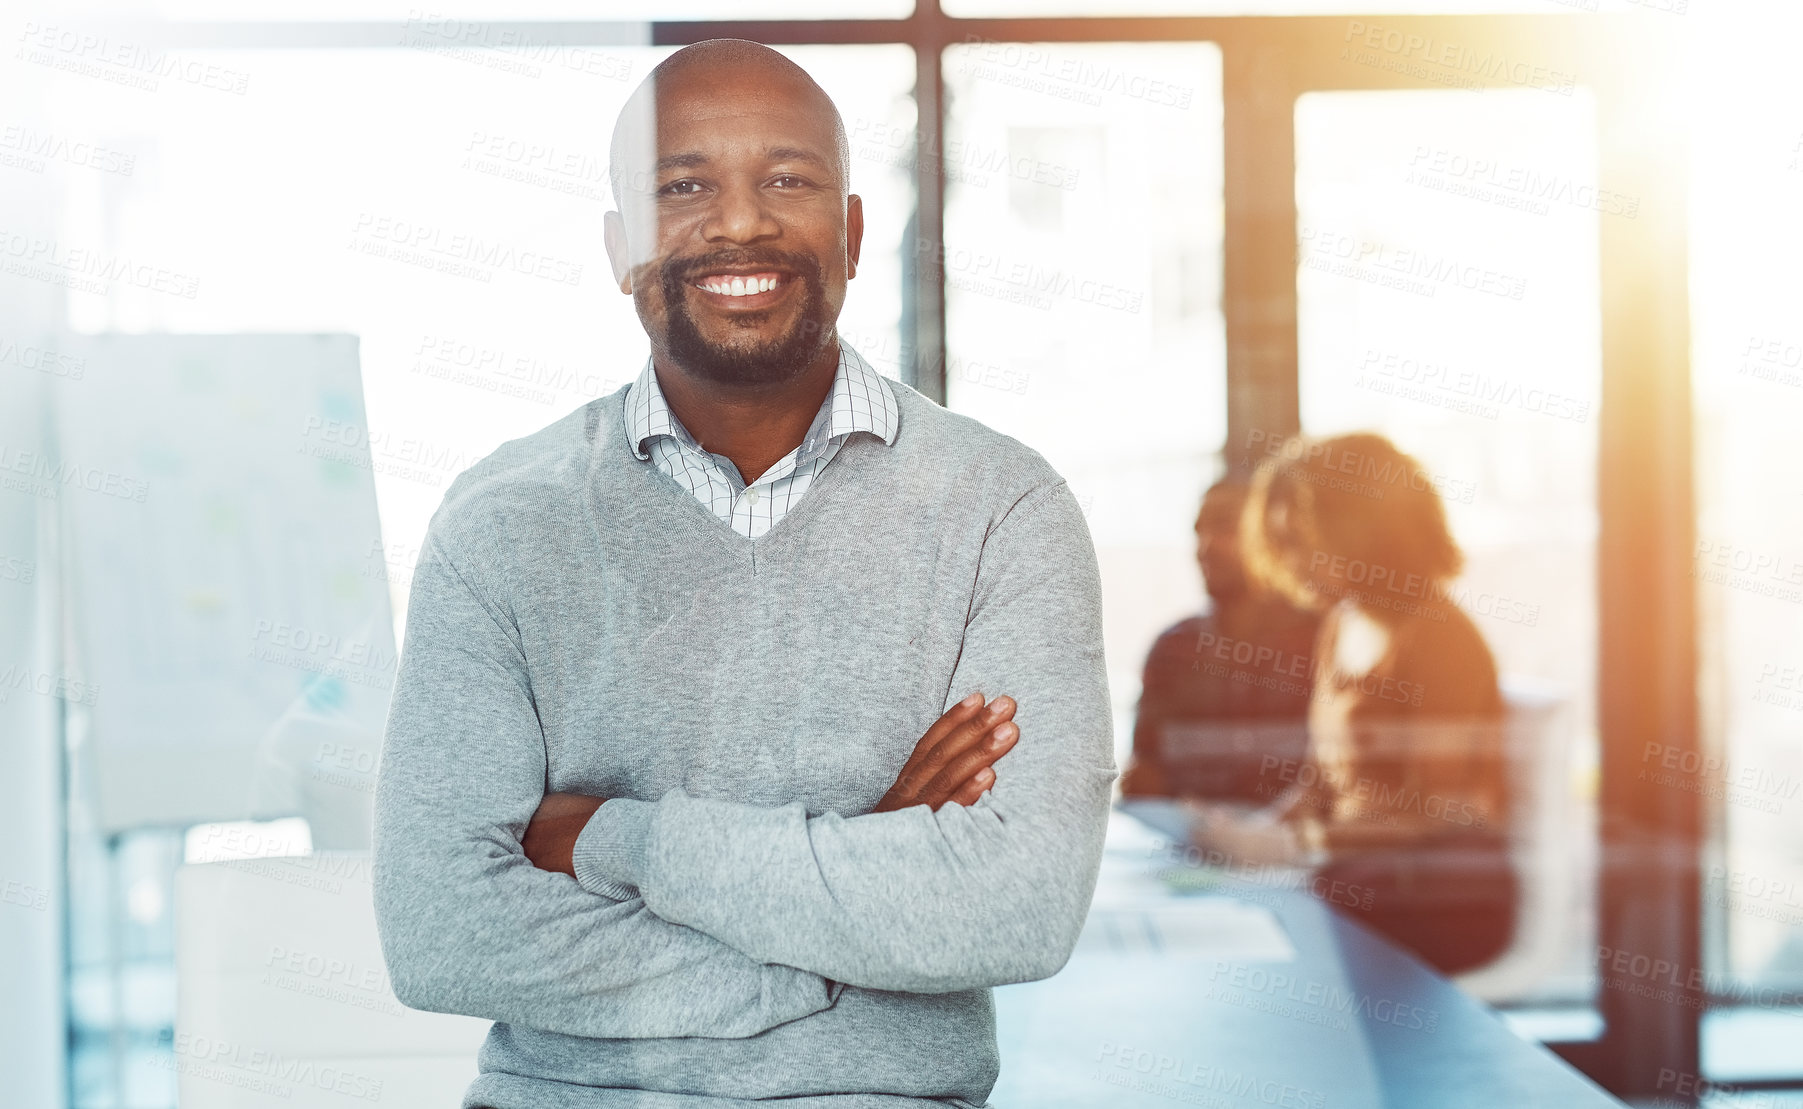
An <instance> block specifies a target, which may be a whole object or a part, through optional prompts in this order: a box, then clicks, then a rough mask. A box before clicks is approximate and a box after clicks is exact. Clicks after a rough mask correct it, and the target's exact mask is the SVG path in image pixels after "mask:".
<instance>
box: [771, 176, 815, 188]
mask: <svg viewBox="0 0 1803 1109" xmlns="http://www.w3.org/2000/svg"><path fill="white" fill-rule="evenodd" d="M770 183H771V184H772V185H776V186H779V187H781V188H785V189H802V188H806V187H807V184H808V181H807V178H805V177H797V176H795V175H794V174H793V173H785V174H782V175H781V176H779V177H777V178H776V179H775V180H773V181H771V182H770Z"/></svg>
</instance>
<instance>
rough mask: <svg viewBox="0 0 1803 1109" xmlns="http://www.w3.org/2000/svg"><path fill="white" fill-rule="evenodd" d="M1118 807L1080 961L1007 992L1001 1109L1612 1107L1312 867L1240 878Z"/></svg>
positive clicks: (1002, 1015) (1001, 993)
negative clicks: (1339, 909) (1394, 938)
mask: <svg viewBox="0 0 1803 1109" xmlns="http://www.w3.org/2000/svg"><path fill="white" fill-rule="evenodd" d="M1192 862H1193V859H1192V858H1189V857H1186V852H1185V851H1184V849H1183V846H1182V844H1180V843H1178V842H1177V841H1175V840H1173V839H1171V838H1169V836H1168V835H1165V834H1161V833H1160V832H1159V831H1157V830H1156V829H1155V828H1154V827H1151V826H1149V825H1148V824H1146V823H1142V822H1141V820H1139V819H1136V818H1134V817H1131V816H1128V815H1127V814H1126V813H1124V812H1121V811H1118V810H1117V811H1116V812H1114V813H1112V814H1111V815H1110V824H1109V831H1108V839H1107V845H1106V847H1105V849H1104V853H1103V860H1102V870H1101V875H1100V877H1099V879H1098V882H1097V887H1096V897H1095V901H1094V903H1093V905H1092V906H1091V909H1090V914H1089V918H1088V920H1087V922H1086V924H1085V927H1084V931H1083V935H1082V937H1081V939H1080V940H1079V941H1078V944H1077V948H1076V950H1075V952H1074V953H1073V955H1072V957H1071V960H1070V962H1069V963H1068V964H1067V965H1066V966H1065V967H1064V969H1063V970H1061V971H1060V972H1059V973H1058V974H1056V975H1054V976H1053V977H1051V978H1048V979H1046V980H1044V981H1041V982H1031V983H1025V984H1022V985H1017V986H1006V987H1003V988H1001V989H998V990H996V991H995V1004H996V1021H997V1032H998V1037H999V1043H1000V1049H1001V1057H1002V1071H1001V1078H1000V1080H999V1081H998V1082H997V1084H996V1088H995V1091H994V1092H993V1093H992V1094H991V1095H990V1103H991V1105H993V1106H995V1107H996V1109H1061V1107H1066V1106H1068V1107H1077V1106H1085V1107H1094V1106H1107V1107H1115V1106H1119V1107H1123V1109H1133V1107H1136V1106H1158V1107H1160V1109H1169V1107H1170V1106H1172V1105H1191V1106H1201V1107H1204V1109H1241V1107H1244V1109H1367V1107H1370V1109H1414V1107H1417V1106H1419V1107H1424V1109H1425V1107H1430V1106H1431V1107H1434V1109H1441V1107H1444V1106H1449V1105H1456V1106H1459V1107H1460V1109H1487V1107H1490V1106H1495V1107H1497V1109H1504V1107H1506V1109H1522V1107H1524V1106H1534V1107H1535V1109H1553V1107H1566V1106H1569V1107H1572V1109H1606V1107H1610V1106H1616V1107H1619V1106H1621V1105H1622V1103H1621V1102H1619V1101H1617V1100H1616V1099H1615V1098H1613V1097H1611V1096H1610V1095H1609V1094H1607V1093H1605V1092H1604V1091H1603V1090H1602V1089H1600V1088H1599V1087H1597V1086H1596V1085H1595V1084H1594V1083H1592V1082H1591V1081H1590V1080H1589V1079H1587V1078H1585V1077H1584V1076H1583V1075H1582V1074H1580V1073H1579V1072H1578V1071H1576V1070H1575V1069H1573V1068H1572V1067H1571V1066H1570V1065H1568V1064H1567V1063H1565V1061H1564V1060H1562V1059H1560V1058H1559V1057H1557V1056H1556V1055H1554V1054H1552V1053H1551V1052H1549V1051H1547V1050H1546V1049H1544V1048H1542V1047H1541V1046H1539V1045H1538V1044H1533V1043H1529V1042H1528V1041H1526V1040H1524V1039H1522V1038H1521V1037H1520V1036H1518V1035H1516V1034H1515V1033H1514V1032H1513V1031H1511V1030H1510V1029H1509V1028H1508V1026H1507V1025H1505V1024H1504V1023H1503V1022H1502V1020H1501V1019H1500V1018H1499V1017H1498V1016H1497V1015H1496V1014H1495V1012H1494V1011H1492V1010H1491V1009H1490V1008H1489V1007H1487V1006H1486V1005H1484V1004H1483V1003H1482V1002H1480V1001H1477V1000H1475V999H1473V998H1471V997H1470V996H1469V995H1467V994H1464V993H1462V992H1460V991H1459V990H1458V989H1457V988H1456V987H1454V986H1453V985H1452V984H1451V983H1450V982H1448V981H1447V980H1446V979H1445V978H1443V977H1441V976H1440V975H1438V974H1436V973H1434V972H1433V971H1432V970H1430V969H1428V968H1427V967H1426V966H1424V965H1423V964H1421V963H1420V962H1418V961H1417V960H1415V959H1414V958H1413V957H1411V956H1410V955H1407V954H1405V953H1403V952H1402V951H1401V950H1400V949H1398V948H1396V947H1395V946H1394V945H1392V944H1390V943H1389V942H1387V941H1385V940H1383V939H1380V938H1378V937H1377V936H1376V935H1374V934H1373V933H1371V932H1369V931H1367V930H1366V929H1365V928H1363V927H1361V926H1359V925H1357V924H1355V923H1353V922H1351V921H1350V920H1347V919H1345V918H1344V917H1342V916H1340V915H1338V914H1336V913H1334V912H1333V911H1332V909H1331V907H1330V904H1331V902H1332V901H1333V900H1334V898H1335V897H1336V896H1339V894H1338V892H1336V891H1334V890H1332V889H1330V888H1323V887H1321V886H1320V885H1319V884H1313V885H1311V883H1310V880H1309V878H1308V876H1307V875H1306V873H1303V872H1296V873H1295V874H1294V875H1293V876H1292V875H1289V874H1285V873H1284V872H1278V871H1268V872H1257V873H1254V874H1252V875H1250V876H1248V875H1247V874H1246V873H1244V872H1240V873H1223V872H1220V871H1218V870H1214V871H1211V870H1210V868H1207V867H1202V866H1194V865H1190V864H1191V863H1192Z"/></svg>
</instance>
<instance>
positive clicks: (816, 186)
mask: <svg viewBox="0 0 1803 1109" xmlns="http://www.w3.org/2000/svg"><path fill="white" fill-rule="evenodd" d="M613 154H614V162H613V171H614V180H615V189H616V192H615V199H616V202H617V206H618V209H619V210H618V211H617V212H610V213H608V215H607V227H606V237H607V249H608V254H609V257H610V258H611V259H612V262H613V270H614V274H615V277H616V278H617V280H618V282H619V287H620V290H621V292H623V293H627V294H630V295H631V297H632V298H633V305H634V308H635V309H636V310H637V312H638V316H639V319H640V320H641V321H642V322H643V323H644V326H645V331H646V334H647V335H648V337H649V339H650V347H651V354H650V358H649V359H648V360H647V362H646V364H645V366H644V370H643V372H642V373H641V374H640V375H639V377H638V379H637V380H636V381H634V382H633V383H632V384H631V385H629V386H627V387H626V388H624V389H622V390H620V391H618V392H616V393H614V394H612V395H610V396H606V397H602V398H601V399H599V400H596V401H593V402H591V403H589V404H587V405H584V406H583V407H582V408H580V409H578V410H576V411H575V412H572V413H571V414H570V415H568V416H566V417H565V418H563V419H561V420H559V421H557V422H556V423H554V424H552V425H551V426H550V427H547V428H545V429H544V430H542V431H540V432H538V433H536V434H534V435H530V436H527V437H526V438H524V439H519V440H515V441H513V442H510V443H507V444H505V445H503V446H502V447H501V448H500V449H499V450H497V451H496V452H495V453H494V454H492V455H490V456H489V457H487V458H485V459H483V460H482V461H481V462H479V463H477V464H476V465H475V466H473V467H471V468H470V469H469V470H468V471H467V472H465V473H464V474H463V475H461V476H460V477H459V478H458V479H457V480H456V481H455V482H454V483H453V484H452V486H451V488H450V490H449V491H448V492H447V494H446V496H445V500H444V503H443V505H442V506H441V507H440V508H439V510H438V512H437V514H436V515H434V517H433V518H432V522H431V525H430V527H429V528H428V530H427V536H426V540H425V543H424V546H423V552H422V557H421V561H420V565H419V567H418V570H417V572H416V574H415V576H414V579H413V593H412V600H411V603H410V606H409V609H408V616H407V634H406V639H405V644H404V650H403V654H402V659H401V667H400V674H399V678H398V681H397V684H396V687H395V693H394V699H393V703H392V707H391V709H390V714H389V722H388V732H387V737H386V745H385V749H384V754H383V759H382V766H381V772H380V780H379V786H378V790H377V798H376V809H377V818H376V840H375V892H376V911H377V918H378V922H379V924H380V928H381V936H382V946H383V951H384V954H385V956H386V959H387V962H388V968H389V972H390V977H391V980H392V983H393V986H394V990H395V993H396V994H397V995H398V996H399V997H400V999H401V1000H402V1001H403V1002H405V1003H406V1004H408V1005H410V1006H412V1007H414V1008H419V1009H428V1010H432V1011H436V1012H446V1013H463V1014H468V1015H470V1016H476V1017H482V1018H485V1019H489V1020H492V1021H494V1022H495V1023H494V1026H493V1027H492V1028H491V1029H490V1032H489V1036H488V1040H487V1043H486V1044H485V1045H484V1046H483V1049H482V1052H481V1055H480V1057H479V1065H480V1070H481V1074H480V1076H479V1077H478V1078H477V1080H476V1081H475V1082H474V1083H473V1084H472V1085H471V1086H470V1088H469V1090H468V1091H467V1092H466V1093H465V1095H464V1098H463V1102H462V1105H463V1107H464V1109H475V1107H493V1109H588V1107H591V1106H593V1107H608V1109H612V1107H626V1109H632V1107H639V1109H702V1107H718V1106H737V1105H752V1104H761V1103H763V1102H765V1101H776V1102H778V1103H779V1104H780V1105H781V1106H783V1109H828V1107H830V1109H863V1107H872V1109H875V1107H885V1109H889V1107H902V1106H931V1105H940V1106H964V1107H977V1106H983V1105H985V1104H987V1098H988V1096H989V1091H990V1090H991V1089H992V1088H993V1087H994V1084H995V1081H996V1078H997V1074H998V1069H999V1061H998V1056H997V1051H996V1035H995V1013H994V1006H993V1004H992V1001H991V997H990V988H991V987H993V986H998V985H1003V984H1006V983H1010V982H1025V981H1030V980H1033V979H1038V978H1043V977H1046V976H1049V975H1051V974H1053V973H1055V972H1056V971H1057V970H1058V969H1059V968H1060V967H1062V966H1063V965H1064V963H1065V961H1066V960H1067V959H1068V958H1069V956H1070V952H1071V948H1072V946H1073V945H1074V944H1075V942H1076V938H1077V935H1078V932H1079V931H1080V929H1081V927H1082V923H1083V918H1084V915H1085V912H1086V910H1087V908H1088V905H1089V900H1090V896H1091V894H1092V893H1093V891H1094V887H1095V880H1096V871H1097V867H1098V865H1099V862H1100V858H1101V848H1102V832H1103V828H1104V825H1105V823H1106V817H1107V806H1108V799H1109V793H1110V787H1111V784H1112V782H1113V780H1114V777H1115V766H1114V756H1113V744H1112V740H1111V723H1110V711H1109V700H1108V688H1107V682H1106V680H1105V674H1104V667H1103V658H1102V624H1101V596H1100V587H1099V582H1098V576H1097V571H1096V560H1095V552H1094V549H1093V547H1092V546H1091V542H1090V538H1089V533H1088V531H1087V529H1086V528H1085V526H1084V522H1083V517H1082V515H1081V513H1080V512H1079V511H1078V508H1077V503H1076V501H1075V499H1074V498H1073V497H1072V495H1071V492H1070V490H1069V488H1067V486H1066V485H1065V483H1064V481H1063V480H1062V479H1061V478H1060V477H1059V476H1058V474H1057V473H1056V472H1054V471H1053V470H1052V468H1051V467H1050V466H1049V465H1047V463H1046V461H1045V460H1044V459H1043V458H1042V457H1040V455H1039V454H1037V453H1036V452H1034V451H1033V450H1030V449H1029V448H1027V447H1025V446H1023V445H1022V444H1020V443H1019V442H1016V441H1015V440H1013V439H1010V438H1008V437H1007V436H1004V435H1001V434H998V433H996V432H994V431H991V430H990V429H988V428H986V427H984V426H983V425H982V424H979V423H977V422H975V421H973V420H970V419H966V418H964V417H961V416H956V415H953V414H951V413H949V412H947V411H945V410H944V409H942V408H940V407H939V406H938V405H936V404H934V403H933V402H931V401H929V400H927V399H926V398H925V397H923V396H921V395H920V394H919V393H917V392H915V391H914V390H912V389H910V388H908V387H907V386H905V385H902V384H900V383H898V382H895V381H891V380H888V379H886V378H884V377H882V376H880V375H878V374H877V373H875V372H874V371H872V370H871V368H870V367H869V366H868V365H867V364H866V363H865V362H864V360H863V359H861V358H860V357H859V356H858V354H857V352H855V351H854V350H852V349H851V347H849V346H848V345H846V344H845V343H843V342H842V341H840V339H839V338H838V334H837V331H836V330H835V322H836V321H837V319H838V316H839V310H840V308H841V306H842V305H843V304H844V302H845V291H846V283H847V282H848V281H849V280H850V279H851V278H853V277H855V276H856V274H857V265H858V250H859V246H860V243H861V240H862V238H863V230H864V217H863V207H862V203H861V202H860V201H859V199H858V197H857V196H855V195H852V194H851V193H850V192H849V190H848V168H849V165H848V163H849V159H848V157H847V153H846V143H845V131H844V126H843V123H842V122H841V120H840V118H839V113H838V111H837V110H836V109H835V108H834V107H833V105H832V102H831V101H830V100H829V99H828V98H827V97H826V95H825V93H823V92H822V91H821V89H820V88H819V86H818V85H816V84H815V83H814V82H813V80H811V79H810V78H809V77H808V76H807V74H806V73H805V72H803V71H802V70H801V69H800V68H798V67H797V66H795V65H794V64H793V63H791V62H789V61H788V60H787V59H785V58H783V57H782V56H781V55H780V54H778V53H776V52H775V51H772V50H769V49H767V48H765V47H762V46H758V45H756V44H753V43H748V42H742V41H738V40H714V41H711V42H704V43H701V44H698V45H696V46H692V47H689V48H687V49H685V50H682V51H679V52H677V53H676V54H674V55H672V56H671V57H670V58H669V59H667V60H666V61H665V62H664V63H663V64H662V65H660V66H658V67H657V69H656V70H655V71H653V72H652V74H651V75H650V76H649V77H648V78H647V79H646V81H645V83H644V84H643V85H642V86H640V88H639V89H638V90H637V91H635V92H634V94H633V96H632V98H631V99H630V100H629V102H628V104H627V107H626V109H625V110H624V111H623V112H622V114H621V118H620V121H619V124H618V125H617V126H616V129H615V136H614V144H613Z"/></svg>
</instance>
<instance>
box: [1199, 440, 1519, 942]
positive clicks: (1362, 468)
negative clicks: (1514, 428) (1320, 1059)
mask: <svg viewBox="0 0 1803 1109" xmlns="http://www.w3.org/2000/svg"><path fill="white" fill-rule="evenodd" d="M1242 525H1243V531H1242V536H1241V538H1242V543H1243V546H1244V548H1245V561H1246V566H1247V569H1248V573H1249V575H1250V576H1251V577H1253V578H1254V579H1255V580H1257V581H1260V582H1263V583H1266V584H1267V585H1268V586H1269V587H1270V588H1272V589H1274V590H1276V591H1277V592H1279V593H1281V594H1283V595H1284V596H1286V597H1289V598H1290V599H1291V600H1292V601H1294V602H1295V603H1296V604H1298V605H1303V606H1306V607H1309V608H1312V609H1315V610H1317V611H1319V612H1321V613H1322V621H1321V626H1320V631H1319V635H1318V638H1317V640H1316V643H1315V648H1314V655H1315V658H1316V659H1317V660H1318V663H1319V664H1318V666H1317V667H1316V670H1315V675H1314V690H1313V694H1312V697H1311V703H1310V709H1309V739H1310V748H1309V752H1308V754H1307V756H1306V757H1305V758H1302V759H1299V760H1293V761H1274V760H1271V759H1265V760H1263V762H1262V763H1261V769H1262V771H1263V777H1264V778H1265V779H1266V781H1265V785H1266V791H1267V792H1269V793H1275V794H1277V799H1276V800H1275V801H1274V802H1273V804H1272V805H1271V806H1269V807H1268V808H1267V809H1265V810H1261V811H1259V812H1257V813H1252V814H1246V813H1244V812H1238V811H1232V810H1228V809H1225V808H1222V807H1218V806H1217V807H1213V808H1204V809H1203V810H1202V812H1201V815H1200V817H1199V819H1198V821H1197V825H1196V838H1197V839H1198V841H1199V842H1202V843H1204V844H1206V845H1207V846H1209V847H1211V848H1213V849H1215V850H1217V851H1221V852H1223V853H1225V854H1227V855H1229V856H1232V857H1234V858H1235V859H1237V860H1239V861H1242V862H1249V863H1254V864H1296V865H1309V866H1313V867H1315V868H1317V870H1318V873H1319V875H1320V876H1321V877H1323V878H1327V879H1330V880H1333V881H1340V882H1344V883H1348V884H1349V886H1356V887H1358V888H1360V889H1361V890H1362V891H1364V894H1365V895H1364V896H1361V897H1360V898H1355V899H1348V900H1349V901H1354V902H1356V903H1355V904H1352V905H1345V904H1340V905H1337V906H1336V907H1338V908H1341V909H1342V910H1346V911H1350V912H1352V913H1353V915H1354V916H1356V917H1358V918H1359V919H1361V920H1363V922H1364V923H1366V924H1367V925H1369V926H1371V927H1372V928H1374V929H1375V930H1377V931H1379V932H1381V933H1384V934H1385V935H1387V936H1389V937H1390V938H1391V939H1392V940H1395V941H1396V942H1398V943H1400V944H1401V945H1402V946H1404V947H1407V948H1409V949H1411V950H1413V951H1414V952H1415V953H1416V954H1417V955H1419V956H1420V957H1421V958H1422V959H1423V960H1424V961H1426V962H1428V963H1429V964H1431V965H1433V966H1435V967H1437V968H1438V969H1440V970H1441V971H1443V972H1445V973H1456V972H1458V971H1462V970H1467V969H1471V968H1474V967H1477V966H1481V965H1483V964H1484V963H1487V962H1489V961H1491V960H1492V959H1494V958H1495V957H1496V956H1497V955H1498V954H1500V953H1501V951H1502V950H1503V949H1504V948H1506V947H1507V946H1508V943H1509V940H1510V938H1511V936H1512V934H1513V930H1514V918H1515V911H1516V902H1517V896H1518V893H1517V885H1516V875H1515V871H1514V868H1513V866H1512V865H1511V862H1510V859H1509V852H1508V845H1507V827H1508V823H1507V822H1508V805H1509V797H1508V789H1507V784H1508V773H1507V761H1508V760H1507V752H1506V750H1505V748H1504V743H1503V729H1502V726H1501V724H1502V712H1503V704H1502V697H1501V693H1500V691H1499V689H1498V685H1497V673H1496V663H1495V661H1494V660H1493V659H1492V657H1491V654H1490V649H1489V647H1488V646H1486V645H1485V643H1484V639H1483V636H1482V635H1481V634H1479V632H1478V630H1477V628H1476V627H1475V626H1474V625H1473V624H1472V622H1471V619H1470V618H1469V617H1468V616H1467V615H1466V614H1465V613H1464V612H1463V611H1462V610H1461V609H1460V608H1459V606H1458V604H1457V603H1456V601H1455V599H1454V596H1453V592H1452V583H1453V581H1454V579H1455V578H1456V577H1457V576H1458V574H1459V571H1460V568H1461V566H1462V565H1463V555H1462V554H1461V552H1460V550H1459V547H1458V545H1457V543H1456V542H1455V541H1454V540H1453V537H1452V535H1451V532H1450V531H1449V529H1448V527H1447V524H1446V516H1445V511H1444V508H1443V507H1442V505H1441V501H1440V496H1439V494H1438V492H1436V491H1435V489H1434V486H1433V482H1432V480H1431V478H1430V477H1429V476H1428V474H1427V472H1426V471H1425V470H1424V469H1423V468H1422V467H1421V465H1420V463H1418V462H1417V461H1416V460H1415V459H1413V458H1411V457H1409V456H1408V455H1406V454H1404V453H1402V452H1401V451H1400V450H1398V449H1397V448H1396V447H1395V445H1394V444H1392V443H1390V441H1389V440H1387V439H1385V438H1383V437H1382V436H1378V435H1372V434H1359V435H1345V436H1340V437H1337V438H1332V439H1324V440H1303V439H1299V440H1291V441H1290V442H1289V443H1288V444H1285V446H1284V448H1283V450H1282V451H1281V453H1280V454H1279V455H1278V456H1277V457H1274V458H1269V459H1267V460H1265V461H1264V462H1263V463H1262V464H1261V465H1260V466H1259V468H1258V471H1257V472H1256V474H1255V475H1254V477H1253V481H1252V488H1251V491H1250V493H1249V495H1248V498H1247V504H1246V509H1245V513H1244V516H1243V520H1242Z"/></svg>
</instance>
